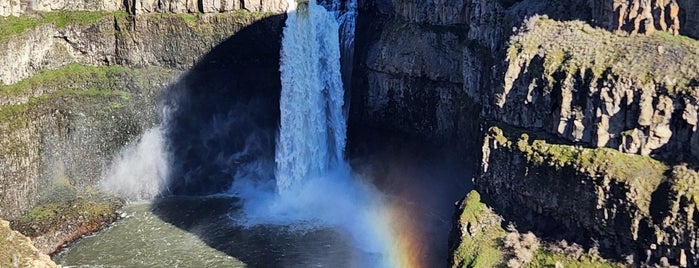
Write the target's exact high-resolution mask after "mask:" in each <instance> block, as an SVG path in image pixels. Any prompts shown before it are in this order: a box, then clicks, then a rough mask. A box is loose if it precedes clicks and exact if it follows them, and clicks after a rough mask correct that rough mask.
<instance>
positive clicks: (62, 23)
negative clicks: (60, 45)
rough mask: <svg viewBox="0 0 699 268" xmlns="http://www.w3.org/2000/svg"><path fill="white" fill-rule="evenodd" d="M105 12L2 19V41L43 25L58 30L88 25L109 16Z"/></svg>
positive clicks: (76, 12)
mask: <svg viewBox="0 0 699 268" xmlns="http://www.w3.org/2000/svg"><path fill="white" fill-rule="evenodd" d="M109 14H110V13H109V12H105V11H67V10H63V11H53V12H42V13H37V14H36V15H32V16H28V15H22V16H19V17H13V16H9V17H2V18H0V41H4V40H6V39H8V38H9V37H11V36H14V35H17V34H20V33H22V32H24V31H26V30H30V29H34V28H36V27H37V26H39V25H42V24H53V25H55V26H56V27H57V28H65V27H66V26H68V25H87V24H92V23H95V22H96V21H98V20H100V19H101V18H104V17H105V16H107V15H109Z"/></svg>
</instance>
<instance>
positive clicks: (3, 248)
mask: <svg viewBox="0 0 699 268" xmlns="http://www.w3.org/2000/svg"><path fill="white" fill-rule="evenodd" d="M0 267H56V264H55V263H54V262H53V261H51V258H50V257H49V256H48V255H46V254H43V253H41V252H40V251H39V250H37V249H36V248H35V247H34V246H33V245H32V241H31V240H29V238H27V237H26V236H24V235H22V234H21V233H19V232H17V231H14V230H12V229H10V223H9V222H7V221H5V220H2V219H0Z"/></svg>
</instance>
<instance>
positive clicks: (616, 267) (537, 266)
mask: <svg viewBox="0 0 699 268" xmlns="http://www.w3.org/2000/svg"><path fill="white" fill-rule="evenodd" d="M526 267H529V268H555V267H566V268H589V267H595V268H622V267H627V266H626V265H623V264H620V263H613V262H608V261H606V260H604V259H601V258H599V257H596V256H593V255H591V254H589V253H585V254H583V255H581V256H580V257H578V258H574V257H569V256H566V255H564V254H561V253H554V252H553V251H552V250H550V249H549V248H547V247H544V248H541V249H539V250H538V251H536V253H535V254H534V260H533V261H532V262H531V263H529V265H527V266H526Z"/></svg>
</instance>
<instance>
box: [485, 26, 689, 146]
mask: <svg viewBox="0 0 699 268" xmlns="http://www.w3.org/2000/svg"><path fill="white" fill-rule="evenodd" d="M527 24H528V25H531V26H532V27H533V28H532V29H531V30H525V31H524V32H523V33H521V34H519V35H516V36H515V37H513V39H512V40H511V41H510V47H509V48H508V51H507V59H506V62H507V63H506V64H507V66H506V67H505V71H504V72H505V73H504V79H503V81H504V85H503V86H497V87H496V88H495V90H494V98H493V99H492V102H491V103H489V104H488V103H486V104H484V105H485V106H486V109H485V111H487V114H488V115H489V116H492V117H491V118H492V119H494V120H498V121H501V122H504V123H507V124H510V125H513V126H518V127H523V128H528V129H537V130H543V131H546V132H549V133H552V134H555V135H557V136H559V137H564V138H566V139H568V140H570V141H574V142H581V143H585V144H587V145H589V146H595V147H612V148H618V149H619V150H621V151H623V152H628V153H635V154H642V155H648V154H650V153H652V152H656V153H660V152H662V151H663V150H665V151H672V152H674V153H677V152H684V153H687V154H694V157H697V156H699V155H696V154H695V153H696V151H697V149H696V148H694V147H692V146H687V145H688V144H693V141H694V140H695V139H697V135H699V133H697V132H696V131H697V128H696V127H695V126H696V121H697V116H696V114H697V113H696V111H697V109H699V107H698V106H697V103H696V98H697V95H696V94H697V93H696V92H697V85H696V79H699V73H697V72H696V71H695V70H696V69H697V67H693V64H694V63H693V62H687V61H684V60H683V59H685V58H695V59H699V46H698V44H695V43H694V42H693V41H689V40H687V41H686V42H675V40H672V39H668V38H669V37H658V36H653V37H643V36H634V37H619V36H616V35H613V34H610V33H607V32H604V31H600V30H595V29H592V28H590V27H589V26H587V25H585V24H582V23H557V22H554V21H551V20H546V19H544V20H536V19H533V20H530V21H529V22H528V23H527ZM639 43H641V44H643V45H642V46H638V45H635V44H639Z"/></svg>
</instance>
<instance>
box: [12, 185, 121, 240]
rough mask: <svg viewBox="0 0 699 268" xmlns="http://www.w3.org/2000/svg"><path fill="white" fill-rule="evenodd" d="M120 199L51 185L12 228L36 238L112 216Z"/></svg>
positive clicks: (65, 186)
mask: <svg viewBox="0 0 699 268" xmlns="http://www.w3.org/2000/svg"><path fill="white" fill-rule="evenodd" d="M122 205H123V202H122V201H120V200H118V199H116V198H113V197H109V196H105V195H103V194H100V193H95V192H91V191H78V190H77V189H75V188H73V187H72V186H70V185H54V186H52V188H51V190H50V191H48V192H45V193H44V195H43V200H42V201H41V202H40V203H39V205H37V206H35V207H34V208H32V209H31V210H30V211H29V212H27V213H25V214H24V215H23V216H21V217H20V218H19V219H17V220H15V221H13V222H12V227H13V228H14V229H16V230H18V231H20V232H21V233H23V234H25V235H27V236H30V237H37V236H40V235H43V234H47V233H51V232H56V231H58V230H60V229H61V228H62V227H64V226H66V225H68V224H70V225H85V226H90V225H94V224H95V223H100V222H108V221H112V220H114V219H116V217H117V214H116V210H117V209H118V208H120V207H121V206H122Z"/></svg>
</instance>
